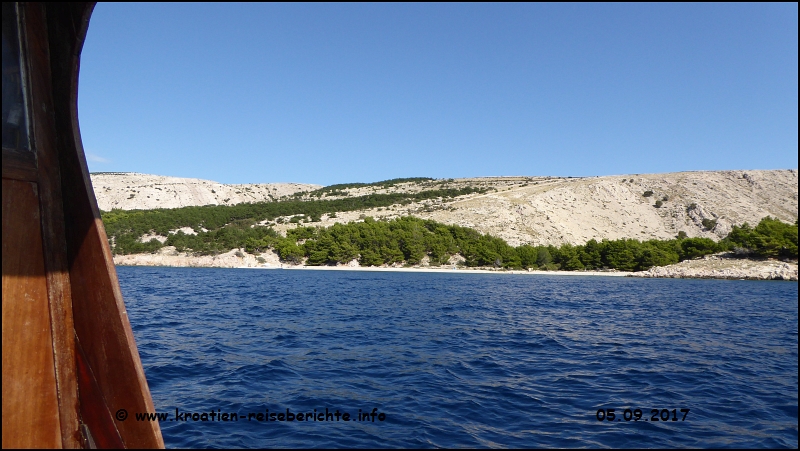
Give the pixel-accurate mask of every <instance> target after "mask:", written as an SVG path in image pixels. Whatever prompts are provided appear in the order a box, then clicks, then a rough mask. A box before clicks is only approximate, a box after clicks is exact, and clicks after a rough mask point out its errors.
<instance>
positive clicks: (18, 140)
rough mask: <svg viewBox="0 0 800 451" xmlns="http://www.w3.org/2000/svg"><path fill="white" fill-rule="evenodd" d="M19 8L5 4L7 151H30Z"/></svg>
mask: <svg viewBox="0 0 800 451" xmlns="http://www.w3.org/2000/svg"><path fill="white" fill-rule="evenodd" d="M22 77H23V74H22V64H21V60H20V46H19V33H18V30H17V7H16V3H14V2H3V147H7V148H11V149H17V150H30V140H29V139H28V112H27V108H26V107H25V106H26V105H25V95H24V86H25V85H24V83H23V78H22Z"/></svg>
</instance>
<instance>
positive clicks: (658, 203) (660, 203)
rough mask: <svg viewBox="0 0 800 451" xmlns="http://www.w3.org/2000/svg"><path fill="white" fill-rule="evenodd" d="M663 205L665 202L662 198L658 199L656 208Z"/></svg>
mask: <svg viewBox="0 0 800 451" xmlns="http://www.w3.org/2000/svg"><path fill="white" fill-rule="evenodd" d="M662 205H664V202H661V201H660V200H657V201H656V208H661V206H662Z"/></svg>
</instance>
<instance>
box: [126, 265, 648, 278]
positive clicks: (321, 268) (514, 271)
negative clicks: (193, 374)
mask: <svg viewBox="0 0 800 451" xmlns="http://www.w3.org/2000/svg"><path fill="white" fill-rule="evenodd" d="M121 266H134V265H121ZM235 269H262V270H289V271H304V270H309V271H372V272H433V273H448V274H528V275H544V276H547V275H551V276H556V275H561V276H607V277H628V276H630V275H631V274H633V273H632V272H626V271H538V270H531V271H527V270H518V269H512V270H492V269H480V268H476V269H465V268H458V269H446V268H424V267H413V266H412V267H409V268H390V267H380V266H366V267H362V266H305V265H286V266H284V267H275V266H255V267H254V266H239V267H236V268H235Z"/></svg>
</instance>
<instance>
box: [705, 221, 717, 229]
mask: <svg viewBox="0 0 800 451" xmlns="http://www.w3.org/2000/svg"><path fill="white" fill-rule="evenodd" d="M716 226H717V220H716V219H708V218H704V219H703V227H704V228H705V229H706V230H713V229H714V227H716Z"/></svg>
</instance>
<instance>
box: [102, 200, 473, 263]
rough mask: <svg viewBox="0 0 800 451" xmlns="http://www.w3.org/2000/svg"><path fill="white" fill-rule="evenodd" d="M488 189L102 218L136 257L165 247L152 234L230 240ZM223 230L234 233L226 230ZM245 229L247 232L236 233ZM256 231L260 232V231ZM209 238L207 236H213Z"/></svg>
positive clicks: (117, 244)
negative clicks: (279, 225)
mask: <svg viewBox="0 0 800 451" xmlns="http://www.w3.org/2000/svg"><path fill="white" fill-rule="evenodd" d="M484 191H485V190H482V189H477V188H472V187H466V188H461V189H454V188H449V189H436V190H427V191H421V192H418V193H394V194H371V195H367V196H359V197H352V198H347V199H337V200H312V201H299V200H292V201H284V202H260V203H243V204H237V205H208V206H202V207H183V208H171V209H155V210H112V211H109V212H103V213H102V218H103V222H104V224H105V227H106V233H107V234H108V236H109V238H111V239H112V243H113V244H114V252H115V253H117V254H132V253H139V252H152V251H154V250H157V249H158V248H159V247H160V246H161V244H160V243H158V242H157V241H156V242H150V243H140V242H139V238H140V237H141V236H142V235H145V234H148V233H156V234H159V235H163V236H167V234H168V232H169V231H170V230H175V229H179V228H182V227H190V228H191V229H193V230H194V231H195V232H201V231H202V230H203V229H206V230H209V231H212V232H213V233H219V234H222V235H225V236H227V234H233V235H237V236H238V235H239V234H247V233H251V232H249V231H245V230H244V229H245V228H250V226H252V225H254V224H256V223H258V222H261V221H263V220H274V219H275V218H278V217H287V216H296V218H295V220H294V222H297V219H298V218H299V217H300V215H302V217H303V218H304V220H305V221H307V222H317V221H319V220H320V218H321V216H322V215H323V214H331V213H335V212H343V211H357V210H366V209H370V208H378V207H388V206H391V205H398V204H399V205H406V204H409V203H411V202H420V201H424V200H431V199H438V198H443V199H446V198H453V197H458V196H463V195H466V194H473V193H482V192H484ZM222 229H231V230H227V231H222ZM239 229H241V231H234V230H239ZM256 229H259V228H258V227H256ZM253 233H254V232H253ZM259 233H266V232H259ZM203 236H204V237H207V236H208V234H204V235H203ZM209 243H210V242H209ZM212 249H217V246H213V245H211V244H209V245H208V248H205V247H204V248H203V250H199V249H198V252H214V250H212Z"/></svg>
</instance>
